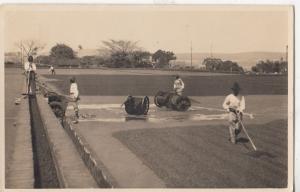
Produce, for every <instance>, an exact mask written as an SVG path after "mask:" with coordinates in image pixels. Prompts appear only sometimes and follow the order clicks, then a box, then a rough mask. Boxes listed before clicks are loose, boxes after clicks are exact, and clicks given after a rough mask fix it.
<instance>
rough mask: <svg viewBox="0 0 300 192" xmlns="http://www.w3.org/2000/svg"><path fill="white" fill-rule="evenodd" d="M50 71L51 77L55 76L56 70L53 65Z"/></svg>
mask: <svg viewBox="0 0 300 192" xmlns="http://www.w3.org/2000/svg"><path fill="white" fill-rule="evenodd" d="M49 71H50V72H51V75H55V69H54V67H53V65H51V66H50V69H49Z"/></svg>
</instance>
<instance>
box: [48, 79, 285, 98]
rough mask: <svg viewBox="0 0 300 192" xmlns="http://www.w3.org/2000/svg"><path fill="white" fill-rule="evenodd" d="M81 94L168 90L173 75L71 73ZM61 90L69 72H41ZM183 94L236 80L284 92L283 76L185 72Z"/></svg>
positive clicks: (262, 90) (214, 91) (266, 91)
mask: <svg viewBox="0 0 300 192" xmlns="http://www.w3.org/2000/svg"><path fill="white" fill-rule="evenodd" d="M75 76H76V78H77V82H78V86H79V91H80V93H81V94H82V95H98V96H105V95H109V96H118V95H148V96H153V95H155V94H156V93H157V92H158V91H159V90H164V91H167V90H172V86H173V81H174V77H173V76H171V75H151V76H150V75H146V76H143V75H135V74H133V75H75ZM45 77H47V78H50V79H55V80H56V81H52V82H51V83H53V84H54V85H55V86H57V87H58V88H59V89H60V90H62V91H63V92H64V93H66V94H67V93H68V90H69V86H70V85H69V78H70V77H71V75H55V76H50V75H45ZM183 81H184V82H185V91H184V94H185V95H188V96H217V95H223V96H224V95H227V94H228V93H230V87H231V86H232V84H233V83H234V82H235V81H237V82H238V83H239V84H240V86H241V87H242V89H243V94H245V95H286V94H287V76H245V75H232V76H229V75H222V76H221V75H218V76H186V77H183Z"/></svg>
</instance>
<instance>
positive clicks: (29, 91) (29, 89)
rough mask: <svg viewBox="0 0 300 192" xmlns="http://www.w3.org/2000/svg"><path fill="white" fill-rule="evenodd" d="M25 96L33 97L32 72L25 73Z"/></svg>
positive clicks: (33, 75)
mask: <svg viewBox="0 0 300 192" xmlns="http://www.w3.org/2000/svg"><path fill="white" fill-rule="evenodd" d="M27 94H29V95H35V73H34V72H33V71H30V72H28V73H27Z"/></svg>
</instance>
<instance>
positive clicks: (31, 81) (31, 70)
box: [24, 55, 36, 95]
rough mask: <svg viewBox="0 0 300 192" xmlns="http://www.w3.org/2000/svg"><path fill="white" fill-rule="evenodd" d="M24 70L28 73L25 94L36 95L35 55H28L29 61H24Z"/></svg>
mask: <svg viewBox="0 0 300 192" xmlns="http://www.w3.org/2000/svg"><path fill="white" fill-rule="evenodd" d="M24 70H25V75H26V83H25V84H26V93H25V95H35V76H36V65H35V63H33V57H32V56H31V55H30V56H28V62H26V63H24Z"/></svg>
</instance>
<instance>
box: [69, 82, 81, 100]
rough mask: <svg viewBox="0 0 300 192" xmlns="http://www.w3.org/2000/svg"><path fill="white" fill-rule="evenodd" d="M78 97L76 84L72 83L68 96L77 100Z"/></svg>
mask: <svg viewBox="0 0 300 192" xmlns="http://www.w3.org/2000/svg"><path fill="white" fill-rule="evenodd" d="M78 95H79V91H78V86H77V83H72V84H71V86H70V96H71V97H72V98H77V97H78Z"/></svg>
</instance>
